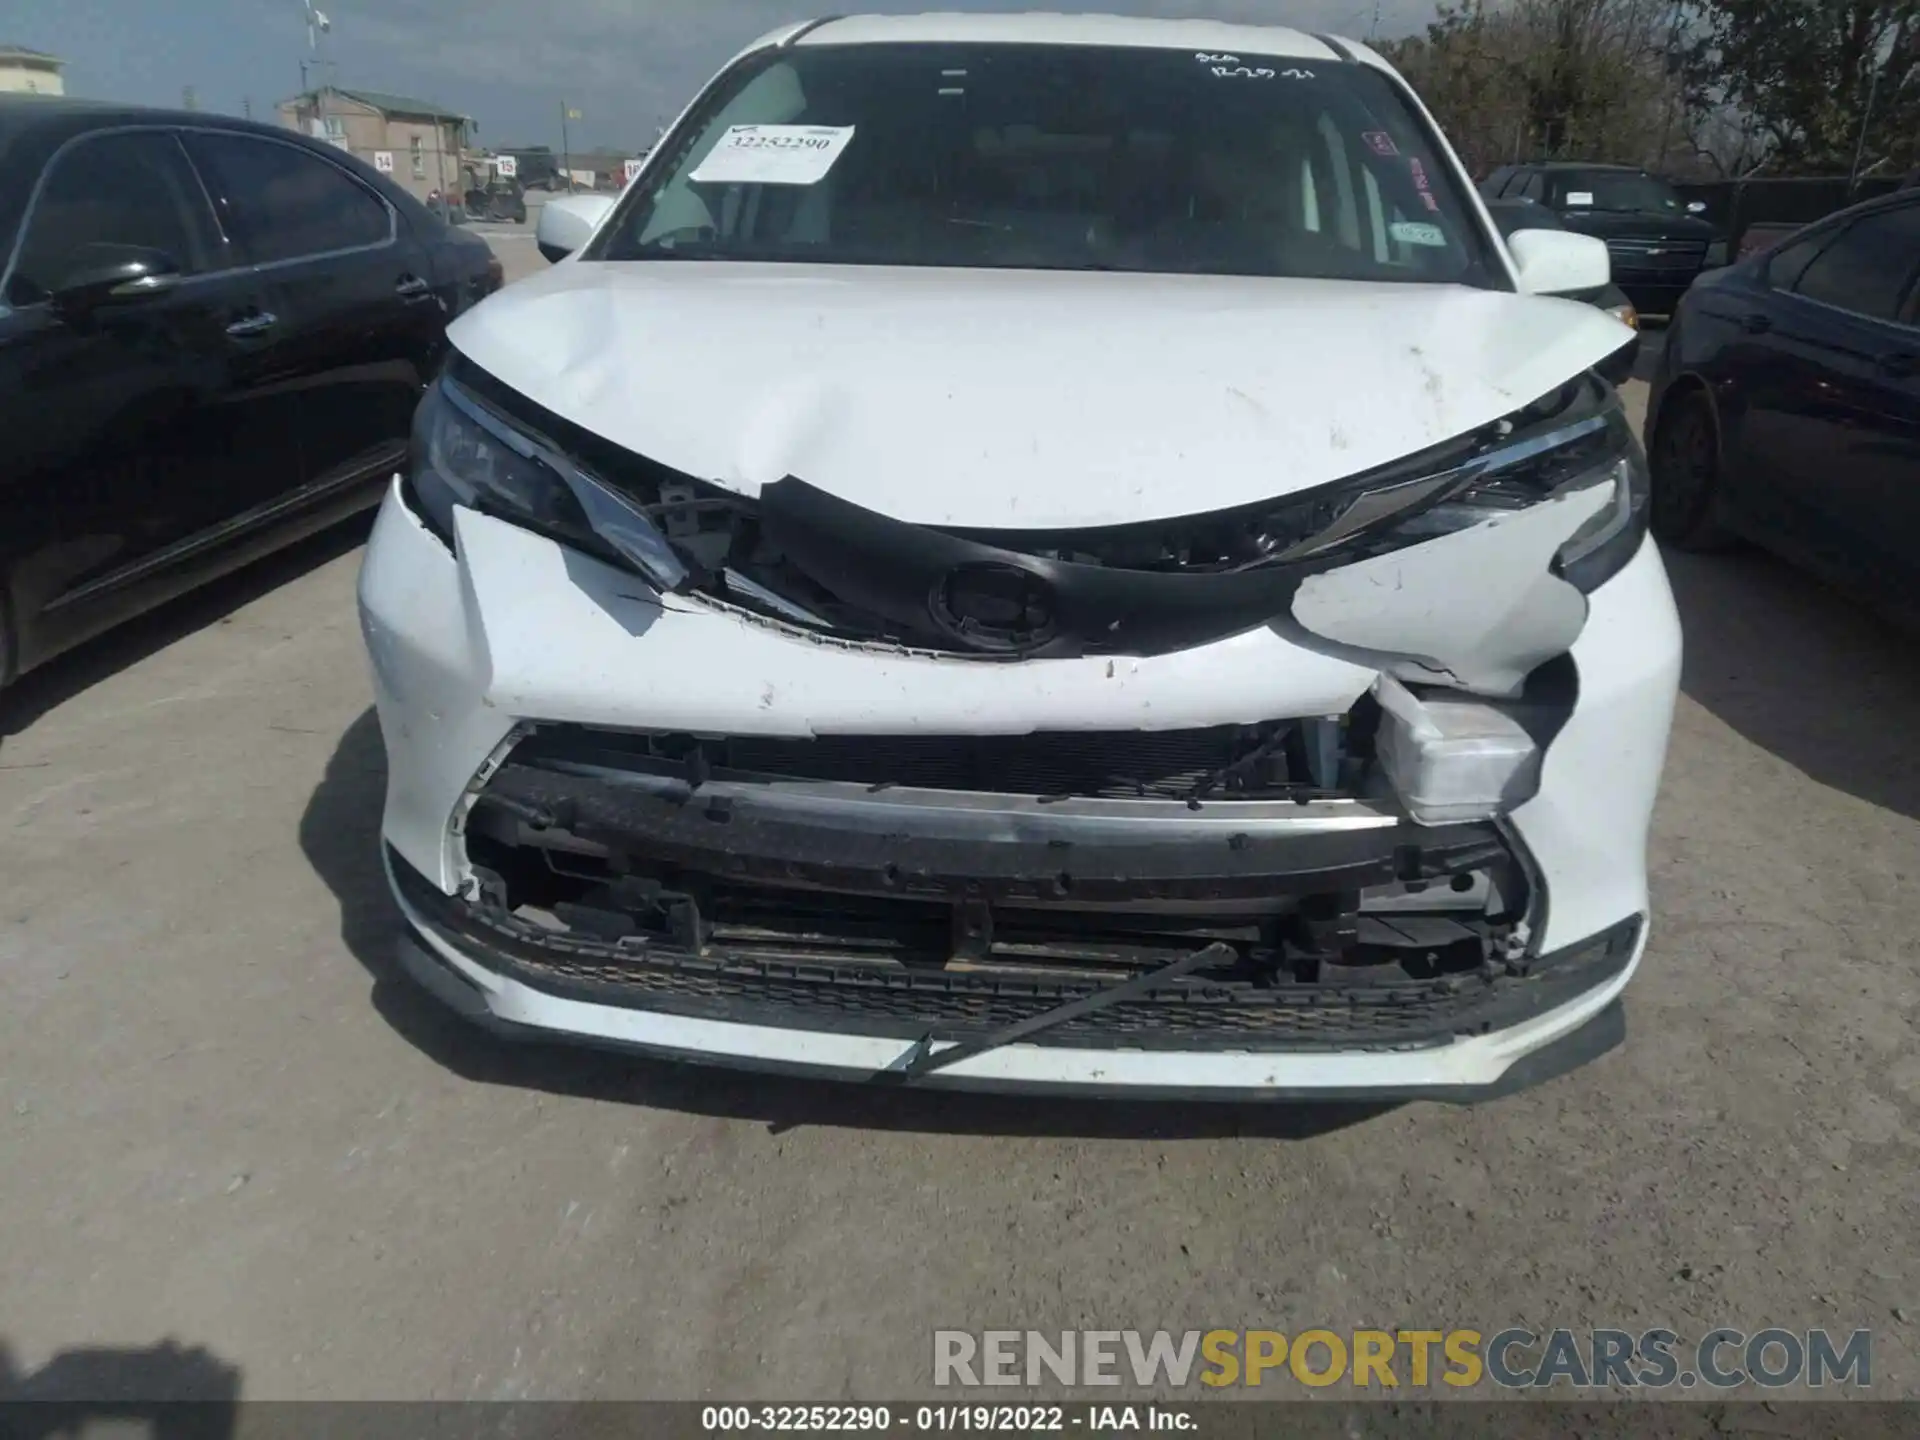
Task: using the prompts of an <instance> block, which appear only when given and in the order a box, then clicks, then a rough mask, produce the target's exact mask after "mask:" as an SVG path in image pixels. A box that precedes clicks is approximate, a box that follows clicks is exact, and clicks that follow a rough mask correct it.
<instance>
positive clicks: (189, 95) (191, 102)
mask: <svg viewBox="0 0 1920 1440" xmlns="http://www.w3.org/2000/svg"><path fill="white" fill-rule="evenodd" d="M180 108H181V109H182V110H198V109H199V108H200V102H199V101H198V99H196V98H195V96H194V93H193V86H191V85H189V86H187V87H186V88H185V89H183V90H182V91H181V92H180Z"/></svg>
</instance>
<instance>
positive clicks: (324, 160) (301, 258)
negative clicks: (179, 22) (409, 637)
mask: <svg viewBox="0 0 1920 1440" xmlns="http://www.w3.org/2000/svg"><path fill="white" fill-rule="evenodd" d="M500 278H501V276H500V269H499V266H498V263H497V262H496V261H495V260H494V259H493V256H492V254H491V252H490V251H489V250H488V249H487V246H486V244H485V242H484V241H481V240H479V239H478V238H476V237H473V236H468V235H464V234H461V233H460V232H457V231H453V230H450V229H448V228H447V226H446V225H445V224H443V223H442V222H440V221H438V220H436V219H434V218H433V217H432V216H431V215H429V214H428V213H427V211H426V210H425V208H424V207H422V206H421V205H420V204H419V203H418V202H417V201H415V200H413V199H412V198H411V197H409V196H408V195H407V194H406V193H405V192H403V191H402V190H400V189H399V188H398V187H397V186H395V185H393V184H392V183H390V182H389V181H388V180H386V179H385V178H384V177H382V176H380V175H378V174H376V173H375V172H374V170H373V169H372V168H371V167H369V166H367V165H364V164H362V163H361V162H359V161H357V160H355V159H353V158H352V157H351V156H349V155H347V154H345V153H344V152H343V151H341V150H339V149H337V148H335V147H334V146H331V145H327V144H323V143H320V142H318V141H313V140H308V139H306V138H305V137H303V136H300V135H298V134H295V133H293V132H291V131H288V130H284V129H279V128H275V127H269V126H266V125H255V124H250V123H248V122H246V121H242V120H229V119H223V118H221V117H219V116H214V115H206V114H200V113H171V112H166V111H156V110H143V109H135V108H130V107H126V106H115V105H96V104H86V103H82V102H79V101H73V100H59V99H49V98H46V97H40V96H0V435H4V436H5V445H4V446H3V447H0V683H4V681H6V680H7V679H10V678H12V677H13V676H14V675H16V674H18V673H19V672H20V671H22V670H25V669H27V668H29V667H31V666H33V665H35V664H38V663H39V662H40V661H42V660H45V659H47V658H48V657H49V656H52V655H54V654H57V653H58V652H60V651H61V650H64V649H66V648H67V647H68V646H70V645H73V644H75V643H77V642H78V641H81V640H84V639H86V638H87V637H88V636H90V635H93V634H95V633H97V632H98V631H100V630H102V629H104V628H106V627H107V626H109V625H111V624H113V623H114V622H115V621H117V620H119V619H121V618H122V617H124V616H126V615H128V614H130V613H132V612H134V611H138V610H142V609H145V608H147V607H149V606H151V605H153V604H155V603H156V602H158V601H160V600H163V599H165V598H167V597H168V596H171V595H173V594H176V593H178V592H179V591H182V590H184V589H186V588H188V587H190V586H192V585H194V584H196V583H198V582H199V581H201V580H204V579H206V578H208V577H209V576H211V575H213V574H215V573H217V572H220V571H223V570H227V569H230V568H232V567H234V566H236V565H238V564H240V563H242V562H244V561H246V560H248V559H250V558H252V557H254V556H257V555H259V554H261V553H263V552H265V551H267V550H270V549H272V548H274V547H276V546H279V545H284V544H286V543H287V542H288V541H290V540H292V539H294V538H296V537H297V536H300V535H303V534H306V533H308V532H310V531H313V530H316V529H318V528H320V527H322V526H325V525H327V524H329V523H330V522H333V521H335V520H338V519H340V518H342V517H343V516H345V515H347V514H350V513H351V512H353V511H355V510H359V509H362V508H364V507H365V506H367V505H368V504H370V503H371V502H373V501H374V500H376V499H377V498H378V495H379V485H380V482H381V481H383V480H385V479H386V478H387V477H389V476H390V475H391V474H392V473H393V471H394V469H395V468H396V466H397V465H398V464H399V462H400V461H401V459H402V458H403V456H404V454H405V451H406V438H407V430H408V424H409V422H410V420H411V418H412V415H413V410H414V406H415V404H416V403H417V401H418V399H419V396H420V393H421V390H422V388H423V386H424V384H425V382H426V381H427V380H428V379H430V378H431V377H432V376H433V374H434V373H435V371H436V370H437V369H438V368H439V364H440V360H441V356H442V353H443V351H444V349H445V331H446V325H447V321H448V320H449V319H450V318H451V317H452V316H454V315H457V314H459V313H460V312H462V311H463V310H465V309H466V308H467V307H468V306H469V305H472V304H473V303H474V302H475V301H477V300H479V299H481V298H483V297H484V296H486V295H487V294H489V293H490V292H491V291H493V290H494V289H496V288H498V286H499V284H500Z"/></svg>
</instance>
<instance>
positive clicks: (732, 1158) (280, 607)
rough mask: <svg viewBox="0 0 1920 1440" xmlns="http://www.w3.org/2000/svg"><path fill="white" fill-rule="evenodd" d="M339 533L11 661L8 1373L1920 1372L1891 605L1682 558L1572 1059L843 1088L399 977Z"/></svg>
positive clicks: (330, 1383) (1915, 989) (1918, 1058)
mask: <svg viewBox="0 0 1920 1440" xmlns="http://www.w3.org/2000/svg"><path fill="white" fill-rule="evenodd" d="M496 243H498V244H499V245H500V247H501V249H502V251H503V252H504V253H505V254H506V255H507V256H508V259H509V263H510V264H512V265H513V266H514V267H515V268H516V269H524V268H527V267H530V266H532V265H535V264H537V263H538V261H537V260H536V259H534V258H533V253H532V251H533V247H532V242H531V237H530V235H528V234H527V233H526V232H525V231H522V232H521V234H520V236H518V237H507V238H500V239H498V240H497V241H496ZM363 529H364V527H363ZM359 538H360V535H358V534H354V533H348V534H343V535H339V536H334V537H327V538H323V539H322V540H321V541H319V542H318V543H314V544H310V545H307V546H305V547H304V548H302V549H300V550H299V551H297V552H295V553H293V554H291V555H289V556H287V557H284V558H282V559H280V560H277V561H274V562H271V563H269V564H267V565H265V566H262V567H259V568H257V569H255V570H253V571H251V572H248V573H247V574H245V575H243V576H240V577H237V578H236V579H234V580H232V581H230V582H228V583H225V584H223V585H221V586H219V587H217V588H216V589H214V590H213V591H211V592H209V593H206V594H203V595H201V596H199V597H197V598H194V599H192V600H190V601H188V602H186V603H184V604H182V605H179V606H176V607H174V608H172V609H170V610H168V611H166V612H164V613H162V614H160V615H157V616H155V617H152V618H150V619H149V620H148V621H146V622H143V623H141V624H139V625H136V626H134V627H132V628H131V629H129V630H127V631H126V632H124V633H122V634H119V635H117V636H115V637H113V638H111V639H110V640H108V641H107V642H105V643H103V644H100V645H97V646H95V647H93V648H91V649H89V650H87V651H85V652H83V653H81V654H78V655H76V656H73V657H71V658H70V659H69V660H67V661H66V662H63V663H62V664H60V665H57V666H55V667H53V668H52V669H50V670H49V671H47V672H44V673H42V674H40V675H37V676H34V677H30V679H29V681H28V682H27V683H25V684H23V685H22V686H21V687H20V689H19V690H18V691H17V692H15V693H14V694H12V695H10V696H9V697H7V698H6V699H5V700H4V701H0V734H4V735H5V737H6V738H5V740H4V743H0V876H4V882H0V984H3V985H4V991H3V992H0V993H3V994H4V1002H5V1003H4V1005H0V1156H4V1157H5V1158H4V1163H0V1256H4V1257H5V1260H4V1262H0V1341H4V1346H5V1347H7V1348H10V1349H11V1352H12V1353H11V1359H10V1361H9V1359H8V1357H7V1356H6V1355H5V1354H4V1353H3V1352H0V1393H4V1391H5V1389H6V1386H7V1383H8V1378H9V1376H8V1366H9V1364H10V1366H11V1370H12V1375H13V1377H15V1378H17V1377H19V1376H22V1375H27V1374H30V1373H33V1372H38V1374H39V1376H40V1377H41V1378H40V1380H39V1381H37V1382H33V1383H37V1384H38V1385H40V1386H43V1387H50V1388H60V1386H61V1385H64V1384H66V1383H67V1382H68V1381H69V1380H71V1377H74V1376H80V1377H83V1378H82V1379H80V1380H78V1381H73V1382H72V1383H73V1384H76V1385H78V1386H80V1387H81V1388H86V1389H98V1388H100V1387H101V1386H103V1385H112V1386H115V1387H116V1388H118V1387H130V1388H134V1389H142V1390H148V1391H151V1390H155V1389H179V1388H193V1387H199V1388H201V1389H203V1390H204V1389H207V1388H209V1387H211V1388H218V1387H219V1386H220V1385H221V1384H222V1383H223V1380H224V1381H230V1382H231V1383H233V1384H237V1386H238V1387H239V1389H240V1391H241V1393H243V1394H244V1395H245V1396H247V1397H249V1398H260V1397H306V1396H342V1397H362V1396H364V1397H376V1396H382V1397H386V1396H391V1397H399V1396H421V1397H425V1396H436V1397H494V1396H498V1397H517V1396H596V1397H600V1396H668V1395H671V1396H685V1397H693V1396H702V1395H722V1396H731V1397H742V1396H764V1397H769V1398H776V1399H777V1398H797V1397H800V1396H811V1397H817V1398H834V1397H842V1396H845V1397H855V1396H858V1397H889V1396H901V1395H906V1394H920V1393H924V1392H925V1391H926V1390H927V1388H928V1386H929V1384H930V1378H931V1377H930V1355H931V1340H930V1332H931V1331H932V1330H933V1329H934V1328H936V1327H942V1326H963V1327H971V1328H981V1327H985V1326H989V1325H998V1326H1011V1327H1034V1328H1040V1329H1057V1328H1066V1327H1103V1328H1127V1327H1140V1328H1144V1329H1152V1328H1156V1327H1161V1326H1166V1327H1171V1328H1175V1329H1181V1328H1187V1327H1206V1326H1214V1325H1219V1326H1228V1327H1236V1326H1257V1325H1273V1326H1275V1327H1276V1328H1281V1329H1286V1330H1297V1329H1299V1328H1303V1327H1305V1326H1307V1325H1309V1324H1326V1325H1330V1326H1332V1327H1333V1328H1336V1329H1339V1328H1343V1327H1347V1326H1354V1325H1368V1324H1373V1325H1387V1326H1392V1325H1395V1324H1399V1325H1402V1326H1425V1327H1432V1328H1445V1327H1449V1326H1457V1325H1472V1326H1476V1327H1478V1328H1481V1329H1482V1330H1485V1331H1492V1330H1494V1329H1498V1328H1500V1327H1501V1326H1503V1325H1505V1324H1508V1323H1515V1324H1529V1325H1532V1326H1534V1327H1536V1328H1543V1327H1547V1326H1551V1325H1555V1324H1565V1325H1613V1326H1620V1327H1623V1328H1626V1329H1629V1330H1634V1331H1638V1330H1640V1329H1642V1328H1644V1327H1647V1326H1652V1325H1656V1324H1665V1325H1668V1326H1671V1327H1672V1328H1673V1329H1675V1330H1677V1331H1679V1332H1681V1334H1682V1335H1683V1336H1688V1337H1696V1338H1697V1337H1698V1336H1699V1335H1700V1334H1701V1333H1702V1332H1704V1331H1705V1330H1707V1329H1708V1328H1711V1327H1713V1326H1715V1325H1720V1324H1727V1325H1733V1326H1737V1327H1740V1328H1743V1329H1747V1330H1757V1329H1759V1328H1761V1327H1763V1326H1765V1325H1769V1324H1778V1325H1783V1326H1788V1327H1792V1328H1805V1327H1808V1326H1816V1325H1824V1326H1828V1327H1831V1328H1837V1329H1841V1330H1845V1329H1851V1328H1852V1327H1855V1326H1866V1327H1871V1328H1872V1329H1874V1330H1875V1332H1876V1341H1875V1352H1874V1361H1875V1366H1874V1377H1873V1378H1874V1382H1875V1390H1876V1392H1877V1393H1878V1394H1880V1395H1882V1396H1886V1395H1893V1394H1907V1395H1914V1394H1920V1362H1917V1361H1916V1357H1915V1347H1914V1334H1915V1332H1914V1328H1913V1327H1914V1324H1915V1322H1916V1321H1920V1267H1916V1259H1915V1257H1916V1242H1915V1237H1916V1235H1920V1223H1916V1222H1917V1221H1920V1216H1916V1208H1917V1206H1916V1199H1915V1186H1914V1180H1913V1177H1914V1174H1915V1167H1916V1159H1920V1155H1917V1154H1916V1148H1917V1147H1920V1046H1917V1045H1916V1043H1915V1027H1916V1020H1917V1019H1920V1008H1917V1006H1920V984H1917V983H1916V976H1915V970H1916V951H1917V946H1916V941H1915V939H1914V936H1915V933H1916V927H1915V923H1914V918H1913V917H1914V916H1915V914H1916V913H1920V767H1917V766H1916V765H1915V764H1914V760H1913V753H1912V747H1913V744H1914V737H1915V736H1916V735H1920V678H1916V667H1915V666H1914V664H1913V656H1914V651H1915V643H1916V642H1915V640H1914V639H1913V638H1912V637H1911V636H1906V635H1901V634H1899V633H1896V632H1894V631H1893V630H1891V629H1889V628H1888V627H1886V626H1885V625H1883V624H1881V623H1880V622H1878V621H1876V620H1875V619H1873V618H1871V617H1868V616H1866V615H1863V614H1861V613H1860V612H1859V611H1858V610H1857V608H1856V607H1855V606H1853V605H1852V604H1850V603H1848V602H1847V601H1845V600H1843V599H1840V598H1837V597H1836V596H1835V595H1833V594H1831V593H1829V592H1828V591H1826V590H1824V589H1822V588H1821V587H1819V586H1817V585H1815V584H1814V583H1812V582H1810V581H1807V580H1804V579H1801V578H1799V577H1797V576H1795V575H1794V574H1792V573H1790V572H1788V571H1786V570H1784V569H1783V568H1781V567H1780V566H1778V565H1775V564H1773V563H1771V562H1770V561H1768V560H1766V559H1764V558H1761V557H1757V556H1752V555H1741V556H1734V557H1730V558H1724V559H1713V560H1697V559H1691V558H1687V557H1674V558H1673V559H1672V560H1671V561H1670V564H1671V568H1672V573H1673V580H1674V585H1675V588H1676V590H1677V592H1678V595H1679V600H1680V604H1681V607H1682V610H1683V612H1684V616H1685V621H1686V625H1687V638H1688V657H1687V664H1686V674H1685V690H1686V694H1685V697H1684V698H1683V700H1682V702H1681V705H1680V711H1679V717H1678V722H1677V728H1676V732H1675V735H1674V743H1673V749H1672V754H1671V758H1670V760H1669V763H1668V768H1667V780H1666V789H1665V794H1664V799H1663V801H1662V804H1661V808H1660V812H1659V816H1658V820H1657V826H1656V829H1657V834H1656V839H1655V849H1654V887H1655V899H1656V904H1657V915H1656V930H1655V939H1654V942H1653V947H1652V949H1651V951H1650V953H1649V955H1648V959H1647V962H1646V965H1645V967H1644V969H1643V970H1642V972H1641V976H1640V978H1639V980H1638V981H1637V982H1636V984H1635V985H1634V987H1633V988H1632V989H1631V990H1630V991H1629V994H1628V1013H1629V1025H1630V1038H1629V1040H1628V1042H1627V1045H1626V1047H1625V1048H1624V1049H1623V1050H1620V1051H1617V1052H1615V1053H1614V1054H1612V1055H1610V1056H1608V1057H1607V1058H1605V1059H1604V1060H1602V1061H1600V1062H1598V1063H1597V1064H1595V1065H1593V1066H1591V1067H1589V1068H1588V1069H1586V1070H1585V1071H1583V1072H1581V1073H1578V1074H1576V1075H1574V1076H1571V1077H1569V1078H1567V1079H1564V1080H1562V1081H1559V1082H1556V1083H1553V1084H1550V1085H1548V1086H1546V1087H1544V1088H1541V1089H1539V1090H1536V1091H1533V1092H1530V1093H1527V1094H1524V1095H1521V1096H1519V1097H1516V1098H1513V1099H1509V1100H1506V1101H1502V1102H1499V1103H1497V1104H1492V1105H1488V1106H1485V1107H1482V1108H1478V1109H1472V1110H1453V1109H1443V1108H1439V1107H1434V1106H1426V1105H1416V1106H1409V1107H1404V1108H1400V1109H1394V1110H1387V1111H1381V1112H1355V1111H1352V1110H1320V1109H1301V1108H1295V1107H1285V1108H1283V1107H1273V1108H1253V1107H1239V1108H1231V1109H1212V1108H1191V1107H1189V1108H1177V1107H1176V1108H1143V1107H1139V1106H1106V1107H1094V1106H1084V1105H1069V1104H1059V1103H1051V1104H1033V1103H1013V1102H1006V1103H1002V1102H988V1101H975V1100H964V1099H956V1098H938V1097H935V1098H924V1097H915V1096H911V1095H901V1094H897V1093H894V1094H888V1095H884V1096H876V1095H873V1094H870V1093H866V1092H855V1091H851V1090H845V1089H834V1088H826V1087H808V1086H801V1085H795V1084H792V1083H788V1082H784V1081H782V1082H762V1081H757V1080H754V1079H750V1078H740V1077H734V1076H728V1075H724V1074H717V1073H704V1072H699V1071H694V1070H681V1069H674V1068H670V1067H665V1066H655V1065H647V1064H636V1063H632V1062H628V1061H622V1060H613V1059H607V1058H601V1057H595V1056H590V1055H584V1054H578V1053H572V1052H553V1051H539V1050H519V1049H507V1048H502V1047H500V1046H499V1045H497V1044H494V1043H492V1042H490V1041H487V1040H485V1039H483V1038H481V1037H479V1036H478V1035H476V1034H472V1033H469V1032H468V1031H467V1030H465V1029H463V1028H462V1026H461V1025H460V1024H459V1023H458V1022H457V1021H455V1020H453V1019H451V1018H449V1017H447V1016H446V1015H443V1014H442V1013H441V1012H440V1011H439V1010H438V1009H437V1008H436V1007H435V1006H434V1005H433V1004H432V1003H430V1002H429V1001H427V1000H426V999H425V998H423V997H422V996H421V995H419V994H417V993H416V992H415V991H414V990H413V989H412V988H411V987H410V986H408V985H407V984H406V983H405V982H403V981H402V980H401V979H399V978H398V977H397V976H396V974H395V973H394V970H393V967H392V966H391V965H390V964H389V961H388V945H389V941H390V935H391V932H392V926H393V918H392V915H391V913H390V911H389V908H388V904H387V902H386V900H385V898H384V895H383V892H382V888H381V883H380V878H379V872H378V869H377V866H376V860H375V833H376V824H377V815H378V811H379V803H380V793H381V785H382V756H381V747H380V740H379V735H378V732H377V729H376V727H375V724H374V719H373V715H372V713H371V711H370V709H369V708H368V688H367V681H366V676H365V672H364V666H363V661H362V656H361V650H360V642H359V637H358V634H357V631H356V628H355V621H354V616H353V607H352V589H353V581H354V574H355V566H356V564H357V558H358V556H357V545H358V541H359ZM1901 1317H1904V1318H1901ZM165 1341H172V1342H175V1344H177V1345H178V1346H181V1347H188V1349H187V1350H186V1351H179V1350H161V1351H154V1350H153V1349H152V1347H155V1346H158V1345H160V1344H161V1343H162V1342H165ZM196 1347H197V1348H198V1349H199V1351H200V1353H198V1354H194V1353H191V1352H192V1351H193V1350H194V1349H195V1348H196ZM80 1352H87V1353H80ZM50 1364H51V1365H52V1366H53V1368H51V1369H44V1368H43V1367H48V1366H49V1365H50Z"/></svg>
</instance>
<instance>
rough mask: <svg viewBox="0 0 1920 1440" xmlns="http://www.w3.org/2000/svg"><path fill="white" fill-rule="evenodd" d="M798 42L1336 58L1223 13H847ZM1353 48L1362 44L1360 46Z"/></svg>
mask: <svg viewBox="0 0 1920 1440" xmlns="http://www.w3.org/2000/svg"><path fill="white" fill-rule="evenodd" d="M790 38H791V43H795V44H800V45H878V44H887V43H896V44H899V43H911V42H915V41H920V42H933V43H936V44H937V43H941V42H949V43H954V44H967V43H973V44H992V43H994V42H999V43H1002V44H1012V45H1115V46H1130V47H1135V48H1139V49H1152V50H1208V51H1228V52H1234V51H1242V50H1244V51H1247V52H1249V53H1251V54H1255V55H1285V56H1290V57H1299V58H1302V59H1310V60H1338V59H1341V58H1342V57H1341V56H1340V55H1338V54H1337V53H1336V52H1335V51H1334V50H1333V49H1332V48H1331V47H1329V46H1328V45H1327V44H1326V42H1325V41H1323V40H1320V39H1317V38H1316V37H1314V36H1312V35H1309V34H1307V33H1306V32H1305V31H1303V30H1291V29H1288V28H1286V27H1285V26H1281V25H1235V24H1230V23H1228V22H1226V21H1222V20H1149V19H1141V18H1137V17H1134V16H1127V15H1051V14H1039V13H1035V14H1026V15H974V14H965V15H963V14H956V13H951V12H949V13H945V14H928V15H850V16H846V17H844V18H841V19H835V20H826V21H821V22H818V23H816V24H814V25H811V26H806V27H802V28H800V29H799V30H798V31H797V32H795V33H794V34H793V35H792V36H791V37H790ZM1354 49H1355V50H1356V51H1358V50H1359V49H1360V47H1359V46H1355V47H1354Z"/></svg>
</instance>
